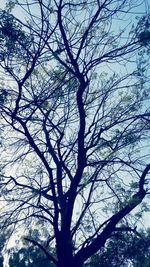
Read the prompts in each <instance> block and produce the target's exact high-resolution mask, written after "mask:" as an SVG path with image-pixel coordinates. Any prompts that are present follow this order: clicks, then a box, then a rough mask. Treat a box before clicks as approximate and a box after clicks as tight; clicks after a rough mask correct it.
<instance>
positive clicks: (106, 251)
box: [89, 230, 150, 267]
mask: <svg viewBox="0 0 150 267" xmlns="http://www.w3.org/2000/svg"><path fill="white" fill-rule="evenodd" d="M149 260H150V233H149V230H148V231H147V233H143V232H140V234H138V235H137V234H135V233H127V232H120V233H118V236H117V235H116V236H114V237H112V238H111V239H110V240H109V241H108V243H107V245H106V247H105V248H103V249H102V251H101V252H100V253H98V254H95V255H94V256H92V258H91V261H90V264H89V266H90V267H96V266H100V267H109V266H112V267H113V266H114V267H127V266H130V265H131V266H133V267H148V266H149Z"/></svg>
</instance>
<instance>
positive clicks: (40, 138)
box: [0, 0, 150, 267]
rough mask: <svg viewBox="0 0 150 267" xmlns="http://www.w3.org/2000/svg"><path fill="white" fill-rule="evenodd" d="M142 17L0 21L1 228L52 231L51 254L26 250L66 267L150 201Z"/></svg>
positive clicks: (87, 5) (13, 7) (88, 7)
mask: <svg viewBox="0 0 150 267" xmlns="http://www.w3.org/2000/svg"><path fill="white" fill-rule="evenodd" d="M138 8H140V10H143V8H144V6H143V5H142V4H141V1H136V3H135V1H132V0H126V1H123V0H118V1H115V0H104V1H100V0H93V1H79V0H74V1H64V0H59V1H47V0H37V1H32V0H27V1H26V2H24V1H22V0H18V1H8V3H7V7H6V9H5V11H4V10H1V11H0V19H1V20H0V66H1V91H0V111H1V140H2V142H1V200H2V203H3V207H2V209H1V217H0V218H1V227H2V228H7V227H8V226H10V225H11V226H12V227H14V230H15V229H18V227H19V226H22V223H25V224H26V226H27V227H32V224H33V221H35V222H37V221H38V222H40V221H42V222H44V225H45V227H46V228H47V229H48V235H47V242H46V243H45V244H43V243H42V240H41V242H40V241H39V240H36V239H35V238H34V236H33V237H32V236H30V237H28V238H27V240H28V241H29V242H30V243H32V244H33V246H37V247H39V248H40V249H41V250H42V251H43V252H44V254H45V255H46V257H47V258H48V260H49V261H50V262H53V264H54V265H56V266H58V267H62V266H63V267H64V266H72V267H74V266H78V267H80V266H82V265H83V264H84V262H86V261H87V259H88V258H90V257H91V256H92V255H93V254H94V253H96V252H97V251H99V250H101V249H102V248H103V246H104V245H105V243H106V242H107V241H108V240H109V238H111V236H112V235H113V236H114V235H115V234H117V233H118V231H121V230H124V229H122V228H120V225H122V224H124V225H125V227H128V229H129V228H132V225H134V224H135V223H136V222H137V220H136V219H135V220H134V218H133V217H134V216H133V215H134V209H135V208H136V207H137V206H138V205H139V204H141V202H143V199H144V198H145V196H148V194H149V189H148V182H149V180H148V174H149V170H150V161H149V151H148V149H149V148H148V140H149V122H150V112H149V90H148V89H149V88H148V82H149V80H148V77H149V76H148V75H147V70H148V66H149V61H148V54H147V51H148V50H149V25H150V16H149V14H147V13H145V14H142V16H141V17H140V18H138V21H137V23H135V19H134V14H135V15H136V12H138ZM138 13H139V12H138ZM120 22H121V23H120ZM133 22H134V24H136V25H133ZM142 207H143V206H142V204H141V205H140V207H139V209H140V208H142ZM129 214H130V216H129ZM46 244H48V246H46ZM54 249H55V251H56V253H55V255H57V256H56V257H55V256H54V253H53V251H54Z"/></svg>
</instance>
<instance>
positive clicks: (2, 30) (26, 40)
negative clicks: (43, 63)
mask: <svg viewBox="0 0 150 267" xmlns="http://www.w3.org/2000/svg"><path fill="white" fill-rule="evenodd" d="M32 41H33V39H32V38H31V36H28V35H27V34H26V33H25V32H24V31H23V28H22V26H21V25H20V24H19V23H17V21H16V19H15V18H14V16H13V15H11V14H9V13H8V12H6V11H2V10H1V11H0V61H4V60H6V59H7V60H8V59H9V60H12V58H13V57H15V58H18V57H19V58H20V59H22V58H24V57H26V56H29V54H28V50H29V48H30V46H31V44H32Z"/></svg>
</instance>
